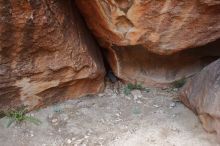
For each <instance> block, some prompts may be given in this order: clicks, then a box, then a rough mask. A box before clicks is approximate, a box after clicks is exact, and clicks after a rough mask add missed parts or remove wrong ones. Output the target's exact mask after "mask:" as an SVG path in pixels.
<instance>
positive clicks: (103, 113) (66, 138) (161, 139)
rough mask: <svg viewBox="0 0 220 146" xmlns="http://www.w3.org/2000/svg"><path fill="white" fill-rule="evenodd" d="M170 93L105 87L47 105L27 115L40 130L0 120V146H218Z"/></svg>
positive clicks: (156, 90)
mask: <svg viewBox="0 0 220 146" xmlns="http://www.w3.org/2000/svg"><path fill="white" fill-rule="evenodd" d="M176 92H177V91H176V90H174V89H154V88H151V89H149V92H146V91H141V94H142V96H141V97H134V96H133V95H135V94H133V95H129V96H125V95H124V94H123V87H122V85H121V84H117V85H116V84H114V85H113V84H110V83H108V86H107V87H106V89H105V92H104V93H102V94H99V95H97V96H86V97H82V98H79V99H75V100H69V101H65V102H63V103H60V104H57V105H53V106H49V107H47V108H44V109H41V110H39V111H35V112H32V113H31V115H33V116H35V117H36V118H38V119H40V120H41V121H42V124H41V125H40V126H36V125H34V124H32V123H28V122H24V123H21V124H13V125H12V126H11V127H9V128H6V124H7V120H8V119H7V118H2V119H0V145H1V146H219V145H218V144H217V139H216V136H215V134H208V133H206V132H205V131H204V130H203V128H202V126H201V124H200V123H199V121H198V119H197V117H196V116H195V115H194V114H193V113H192V112H191V111H190V110H188V109H187V108H186V107H184V106H183V105H182V104H181V103H180V102H174V100H173V99H174V98H176V96H177V93H176Z"/></svg>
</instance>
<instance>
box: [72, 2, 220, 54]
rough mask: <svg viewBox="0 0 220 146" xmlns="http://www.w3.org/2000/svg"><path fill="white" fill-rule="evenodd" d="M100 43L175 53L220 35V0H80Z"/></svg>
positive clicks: (160, 52)
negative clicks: (139, 46)
mask: <svg viewBox="0 0 220 146" xmlns="http://www.w3.org/2000/svg"><path fill="white" fill-rule="evenodd" d="M76 2H77V4H78V7H79V8H80V10H81V12H82V14H83V15H84V17H85V19H86V21H87V23H88V26H89V27H90V29H91V30H92V31H93V33H94V34H95V36H96V37H97V38H98V40H99V42H100V44H102V45H103V46H105V47H106V46H107V47H110V46H112V45H117V46H128V45H141V46H142V47H144V48H146V49H148V50H150V51H152V52H155V53H157V54H172V53H175V52H179V51H180V50H184V49H187V48H192V47H197V46H201V45H204V44H207V43H209V42H212V41H214V40H216V39H217V38H219V37H220V2H219V1H218V0H189V1H187V0H185V1H180V0H77V1H76Z"/></svg>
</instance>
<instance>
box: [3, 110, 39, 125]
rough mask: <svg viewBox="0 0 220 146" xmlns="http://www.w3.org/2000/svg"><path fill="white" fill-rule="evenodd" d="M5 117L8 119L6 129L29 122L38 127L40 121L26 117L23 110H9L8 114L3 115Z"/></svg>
mask: <svg viewBox="0 0 220 146" xmlns="http://www.w3.org/2000/svg"><path fill="white" fill-rule="evenodd" d="M5 115H6V117H7V118H9V121H8V124H7V127H10V126H11V124H13V123H14V122H15V123H20V122H24V121H29V122H31V123H33V124H35V125H40V124H41V121H40V120H39V119H37V118H35V117H33V116H27V115H26V110H25V109H24V108H22V109H18V110H11V111H10V112H8V113H5Z"/></svg>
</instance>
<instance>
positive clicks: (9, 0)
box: [0, 0, 105, 111]
mask: <svg viewBox="0 0 220 146" xmlns="http://www.w3.org/2000/svg"><path fill="white" fill-rule="evenodd" d="M104 74H105V70H104V66H103V62H102V58H101V54H100V52H99V50H98V46H97V45H96V44H95V42H94V40H93V39H92V37H91V36H90V34H89V32H88V31H87V29H86V27H85V25H84V24H83V22H82V20H81V17H80V16H79V14H78V12H77V10H76V7H75V5H74V4H73V2H72V1H71V0H65V1H60V0H58V1H55V0H29V1H15V0H14V1H13V0H1V1H0V111H1V110H5V109H8V108H10V107H19V106H23V105H24V106H28V108H29V109H33V108H37V107H38V106H42V105H48V104H51V103H54V102H58V101H61V100H64V99H68V98H74V97H79V96H83V95H86V94H95V93H97V92H99V91H101V90H102V88H103V86H104V82H103V78H104Z"/></svg>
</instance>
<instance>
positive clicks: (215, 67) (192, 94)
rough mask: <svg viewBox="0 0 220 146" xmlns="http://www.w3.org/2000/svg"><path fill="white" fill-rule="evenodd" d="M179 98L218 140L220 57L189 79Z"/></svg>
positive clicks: (219, 124)
mask: <svg viewBox="0 0 220 146" xmlns="http://www.w3.org/2000/svg"><path fill="white" fill-rule="evenodd" d="M180 100H182V101H183V103H184V104H185V105H186V106H188V107H189V108H190V109H192V110H193V111H194V112H196V113H197V114H198V115H199V118H200V120H201V121H202V123H203V126H204V128H205V129H206V130H207V131H209V132H216V133H217V134H218V139H219V140H220V59H218V60H217V61H215V62H214V63H212V64H210V65H209V66H207V67H205V68H204V69H203V70H202V71H201V72H200V73H199V74H197V75H196V76H194V77H193V78H192V79H191V80H189V81H188V82H187V83H186V85H185V86H184V87H183V89H182V91H181V93H180Z"/></svg>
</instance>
